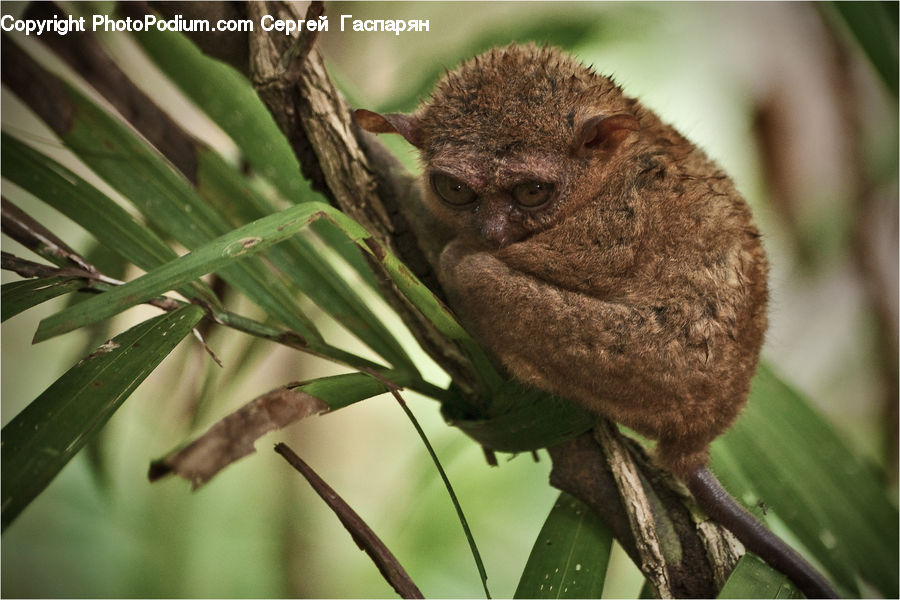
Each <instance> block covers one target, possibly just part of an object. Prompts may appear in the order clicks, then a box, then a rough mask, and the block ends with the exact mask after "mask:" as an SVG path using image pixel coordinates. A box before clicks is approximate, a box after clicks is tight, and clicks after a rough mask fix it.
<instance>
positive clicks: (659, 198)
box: [355, 45, 836, 597]
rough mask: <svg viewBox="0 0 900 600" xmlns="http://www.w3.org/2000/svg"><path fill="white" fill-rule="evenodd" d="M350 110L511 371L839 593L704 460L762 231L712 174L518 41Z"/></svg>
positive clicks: (617, 92) (751, 306)
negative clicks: (415, 88)
mask: <svg viewBox="0 0 900 600" xmlns="http://www.w3.org/2000/svg"><path fill="white" fill-rule="evenodd" d="M355 117H356V120H357V122H358V123H359V124H360V125H361V126H362V127H363V128H364V129H366V130H368V131H370V132H373V133H398V134H400V135H402V136H403V137H404V138H406V140H407V141H409V142H410V143H411V144H412V145H413V146H415V147H416V148H417V149H418V150H419V152H420V154H421V159H422V163H423V168H424V173H423V188H424V197H425V202H426V203H427V205H428V208H429V210H430V212H431V213H433V216H434V218H435V219H436V220H437V221H438V222H439V223H440V224H441V225H442V226H443V227H445V228H446V229H447V231H448V232H449V236H448V237H449V240H450V241H449V242H448V243H447V244H446V246H445V247H444V249H443V251H442V252H441V255H440V266H439V273H438V276H439V279H440V282H441V285H442V287H443V288H444V290H445V292H446V293H447V296H448V300H449V302H450V305H451V307H452V308H453V309H454V310H455V311H456V312H457V313H458V315H459V317H460V319H461V321H462V322H463V324H464V325H465V326H466V327H467V328H468V329H469V330H470V331H471V332H472V333H473V335H474V336H475V337H476V338H477V339H478V340H479V341H480V342H481V343H482V344H483V345H484V346H486V347H487V348H488V350H489V351H490V352H491V353H492V354H493V355H494V356H495V357H496V358H497V359H498V361H499V362H501V363H502V364H503V366H504V367H505V368H506V369H508V371H509V372H510V373H511V374H512V375H513V376H515V377H516V378H518V379H519V380H521V381H524V382H527V383H529V384H532V385H534V386H536V387H538V388H540V389H543V390H545V391H547V392H550V393H552V394H555V395H557V396H559V397H562V398H565V399H568V400H570V401H572V402H575V403H577V404H579V405H581V406H582V407H584V408H586V409H588V410H589V411H591V412H592V413H595V414H597V415H599V416H602V417H605V418H609V419H612V420H614V421H617V422H619V423H621V424H623V425H626V426H628V427H630V428H632V429H633V430H635V431H637V432H638V433H640V434H642V435H644V436H647V437H648V438H651V439H654V440H657V446H656V455H657V459H658V461H659V462H660V463H661V465H662V466H664V467H666V468H667V469H669V470H670V471H671V472H672V473H673V474H674V475H675V476H676V477H677V478H678V479H680V480H681V481H682V482H684V483H685V484H686V485H687V487H688V488H689V489H690V490H691V492H692V493H693V495H694V497H695V498H696V500H697V501H698V502H699V503H700V504H701V505H702V506H703V507H704V508H705V509H706V510H707V512H709V513H710V514H711V515H712V516H713V517H714V518H716V519H717V520H718V521H719V522H721V523H722V524H723V525H725V526H726V527H728V528H729V529H730V530H732V531H733V532H734V533H735V534H736V535H737V537H738V538H739V539H741V541H742V542H743V543H744V544H745V546H747V548H748V549H750V550H752V551H754V552H755V553H757V554H758V555H760V556H761V557H762V558H764V559H765V560H766V561H768V562H769V563H770V564H772V565H773V566H774V567H775V568H777V569H779V570H781V571H782V572H784V573H785V574H786V575H788V576H789V577H791V578H792V579H793V580H794V582H795V583H796V584H797V585H798V586H799V587H800V588H801V590H802V591H804V593H805V594H806V595H807V596H808V597H831V596H836V594H835V592H834V590H833V589H832V588H831V587H830V586H829V584H828V582H827V581H826V580H825V579H824V578H823V577H822V576H821V575H820V574H819V573H817V572H816V571H815V569H813V568H812V567H811V566H810V565H809V564H808V563H807V562H806V561H805V560H803V559H802V558H801V557H800V556H799V555H798V554H797V553H796V552H794V551H793V550H792V549H790V548H789V547H788V546H787V545H786V544H784V543H783V542H782V541H781V540H779V539H778V538H777V537H776V536H774V535H773V534H772V533H770V532H769V531H768V530H767V529H766V528H765V527H763V526H762V525H761V524H760V523H759V522H758V521H756V519H754V518H753V517H752V516H750V514H749V513H747V512H746V511H744V510H743V509H742V508H740V507H739V505H738V504H737V503H736V502H735V501H734V500H733V499H732V498H731V497H730V496H729V495H728V493H727V492H725V490H724V489H723V488H722V487H721V486H720V485H719V483H718V481H717V480H716V479H715V477H714V476H713V475H712V473H711V472H710V471H709V470H708V469H707V467H706V465H707V463H708V460H709V455H708V452H709V445H710V443H711V442H712V441H713V439H715V438H716V437H717V436H718V435H720V434H721V433H723V432H724V431H725V430H726V429H727V428H728V427H730V426H731V424H732V422H733V421H734V420H735V419H736V417H737V415H738V413H739V412H740V410H741V409H742V407H743V406H744V404H745V402H746V399H747V395H748V392H749V386H750V379H751V377H752V376H753V373H754V371H755V370H756V365H757V360H758V357H759V352H760V347H761V346H762V343H763V337H764V334H765V329H766V300H767V284H766V275H767V261H766V255H765V253H764V251H763V247H762V244H761V242H760V234H759V232H758V230H757V228H756V226H755V225H754V223H753V220H752V217H751V214H750V210H749V208H748V206H747V204H746V202H745V201H744V199H743V198H742V197H741V196H740V194H739V193H738V192H737V191H736V190H735V187H734V184H733V183H732V181H731V180H730V179H729V178H728V176H727V175H726V174H725V173H724V172H723V171H722V170H721V169H720V168H719V167H718V166H716V165H715V164H714V163H713V162H712V161H711V160H710V159H709V158H707V157H706V155H705V154H704V153H703V152H702V151H701V150H699V149H698V148H697V147H696V146H694V145H693V144H692V143H691V142H690V141H688V140H687V139H685V138H684V137H683V136H682V135H681V134H679V133H678V132H677V131H676V130H675V129H674V128H673V127H671V126H669V125H667V124H665V123H663V122H662V121H661V120H660V119H659V117H657V116H656V115H655V114H654V113H653V112H651V111H650V110H648V109H646V108H644V107H643V106H642V105H641V104H640V103H639V102H638V101H637V100H635V99H633V98H629V97H627V96H626V95H624V94H623V92H622V90H621V89H620V88H619V87H618V86H617V85H616V84H615V83H614V82H613V81H612V80H610V79H609V78H607V77H604V76H600V75H597V74H595V73H594V72H593V71H592V70H591V69H590V68H587V67H585V66H584V65H582V64H580V63H578V62H577V61H575V60H574V59H572V58H570V57H568V56H567V55H565V54H563V53H562V52H560V51H559V50H557V49H554V48H547V47H537V46H535V45H527V46H519V45H511V46H509V47H506V48H498V49H494V50H491V51H489V52H487V53H485V54H482V55H480V56H477V57H475V58H473V59H471V60H469V61H468V62H466V63H464V64H463V65H461V66H460V67H459V68H457V69H456V70H455V71H452V72H450V73H448V74H447V75H446V76H445V77H444V78H443V79H442V80H441V81H440V82H439V83H438V84H437V86H436V88H435V90H434V92H433V93H432V96H431V98H430V100H429V101H427V102H426V103H424V104H423V105H422V106H421V107H420V108H419V109H418V110H417V111H416V112H415V113H414V114H410V115H405V114H384V115H380V114H377V113H373V112H371V111H367V110H357V111H356V113H355Z"/></svg>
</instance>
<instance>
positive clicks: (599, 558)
mask: <svg viewBox="0 0 900 600" xmlns="http://www.w3.org/2000/svg"><path fill="white" fill-rule="evenodd" d="M611 549H612V533H611V532H610V531H609V529H608V528H607V527H606V525H604V524H603V522H602V521H600V518H599V517H597V516H596V515H595V514H594V511H592V510H591V509H590V508H588V507H587V506H586V505H585V504H584V503H583V502H581V501H580V500H578V499H577V498H575V497H574V496H570V495H568V494H566V493H565V492H562V493H560V495H559V498H558V499H557V500H556V504H555V505H554V506H553V509H552V510H551V511H550V514H549V515H548V516H547V520H546V521H545V522H544V526H543V527H542V528H541V532H540V533H539V534H538V537H537V540H535V542H534V547H533V548H532V549H531V555H530V556H529V557H528V562H527V563H525V570H524V571H523V572H522V577H521V578H520V579H519V585H518V587H517V588H516V593H515V596H514V597H515V598H599V597H600V594H601V593H602V592H603V583H604V581H606V568H607V566H608V564H609V554H610V550H611Z"/></svg>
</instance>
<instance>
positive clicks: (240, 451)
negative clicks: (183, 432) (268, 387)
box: [147, 386, 330, 489]
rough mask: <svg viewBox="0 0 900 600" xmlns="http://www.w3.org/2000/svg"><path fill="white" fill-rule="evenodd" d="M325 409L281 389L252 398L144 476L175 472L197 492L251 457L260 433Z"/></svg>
mask: <svg viewBox="0 0 900 600" xmlns="http://www.w3.org/2000/svg"><path fill="white" fill-rule="evenodd" d="M328 410H330V409H329V407H328V405H327V404H325V402H323V401H322V400H320V399H319V398H316V397H315V396H311V395H309V394H307V393H305V392H302V391H299V390H296V389H291V388H290V387H289V386H282V387H280V388H278V389H276V390H272V391H271V392H268V393H266V394H263V395H262V396H259V397H258V398H254V399H253V400H251V401H250V402H248V403H247V404H245V405H244V406H242V407H241V408H239V409H238V410H236V411H235V412H233V413H231V414H230V415H228V416H227V417H225V418H224V419H222V420H221V421H219V422H218V423H216V424H215V425H213V426H212V427H211V428H210V429H209V431H207V432H206V433H204V434H203V435H202V436H200V437H199V438H197V439H196V440H194V441H193V442H191V444H189V445H188V446H186V447H185V448H183V449H181V450H178V451H176V452H173V453H172V454H170V455H169V456H166V457H165V458H162V459H159V460H157V461H154V462H153V463H151V464H150V471H149V472H148V473H147V476H148V477H149V478H150V481H156V480H157V479H159V478H161V477H163V476H165V475H168V474H169V473H175V474H176V475H179V476H181V477H183V478H185V479H187V480H188V481H190V482H191V484H192V486H193V488H194V489H197V488H198V487H200V486H201V485H203V484H204V483H206V482H207V481H209V480H210V479H212V477H213V476H214V475H215V474H216V473H218V472H219V471H221V470H222V469H224V468H225V467H227V466H228V465H230V464H231V463H233V462H235V461H236V460H238V459H240V458H243V457H245V456H247V455H248V454H252V453H253V452H254V451H255V448H254V447H253V444H254V442H256V440H258V439H259V438H260V437H262V436H263V435H264V434H266V433H268V432H270V431H275V430H276V429H282V428H284V427H286V426H288V425H290V424H291V423H294V422H295V421H299V420H300V419H303V418H305V417H308V416H310V415H316V414H321V413H324V412H327V411H328Z"/></svg>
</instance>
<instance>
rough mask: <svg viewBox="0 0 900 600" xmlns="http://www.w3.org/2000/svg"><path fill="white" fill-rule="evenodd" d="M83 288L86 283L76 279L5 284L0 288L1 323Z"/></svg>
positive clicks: (48, 279)
mask: <svg viewBox="0 0 900 600" xmlns="http://www.w3.org/2000/svg"><path fill="white" fill-rule="evenodd" d="M83 286H84V282H83V281H82V280H81V279H78V278H75V277H41V278H40V279H26V280H24V281H13V282H11V283H4V284H3V287H2V288H0V310H2V316H0V321H6V320H7V319H9V318H12V317H14V316H16V315H17V314H19V313H20V312H23V311H25V310H28V309H29V308H31V307H33V306H37V305H38V304H41V303H42V302H46V301H47V300H52V299H53V298H56V297H57V296H62V295H63V294H68V293H70V292H74V291H77V290H79V289H81V288H82V287H83Z"/></svg>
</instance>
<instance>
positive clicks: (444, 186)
mask: <svg viewBox="0 0 900 600" xmlns="http://www.w3.org/2000/svg"><path fill="white" fill-rule="evenodd" d="M431 187H432V188H434V192H435V193H436V194H437V195H438V196H440V198H441V200H443V201H444V202H446V203H447V204H449V205H451V206H466V205H468V204H472V203H473V202H475V200H476V199H477V198H478V194H476V193H475V190H473V189H472V188H470V187H469V186H467V185H466V184H464V183H463V182H462V181H460V180H459V179H454V178H453V177H450V176H449V175H444V174H443V173H435V174H433V175H432V176H431Z"/></svg>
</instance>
